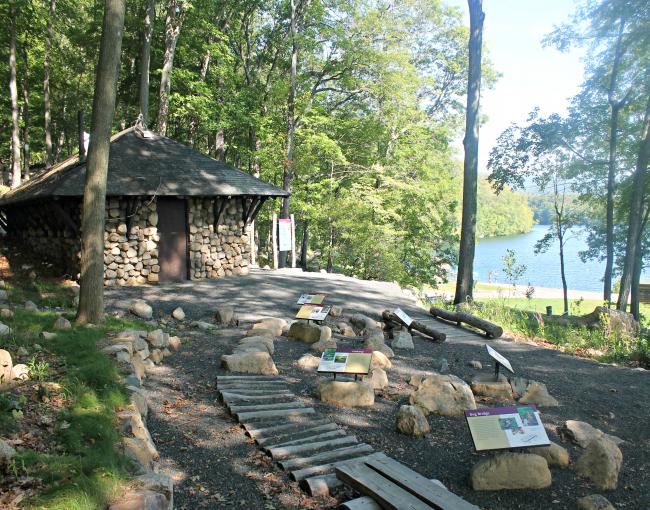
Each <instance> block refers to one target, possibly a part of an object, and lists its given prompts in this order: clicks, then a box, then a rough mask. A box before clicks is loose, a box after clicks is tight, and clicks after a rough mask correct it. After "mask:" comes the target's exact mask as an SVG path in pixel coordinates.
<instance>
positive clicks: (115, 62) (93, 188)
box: [76, 0, 124, 324]
mask: <svg viewBox="0 0 650 510" xmlns="http://www.w3.org/2000/svg"><path fill="white" fill-rule="evenodd" d="M123 31H124V0H104V21H103V26H102V38H101V42H100V46H99V62H98V64H97V77H96V79H95V92H94V96H93V115H92V122H91V124H92V127H91V134H92V136H91V139H90V147H89V150H88V163H87V170H86V182H85V185H84V196H83V214H82V219H81V281H80V292H79V308H78V310H77V318H76V322H77V323H78V324H86V323H89V322H90V323H97V322H99V321H100V320H101V319H102V317H103V315H104V292H103V291H104V222H105V219H106V176H107V173H108V156H109V149H110V137H111V126H112V124H113V117H114V115H115V96H116V93H117V77H118V72H119V68H120V52H121V48H122V34H123Z"/></svg>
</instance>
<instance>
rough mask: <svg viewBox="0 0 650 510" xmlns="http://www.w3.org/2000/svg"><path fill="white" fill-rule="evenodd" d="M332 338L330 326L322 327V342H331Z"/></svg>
mask: <svg viewBox="0 0 650 510" xmlns="http://www.w3.org/2000/svg"><path fill="white" fill-rule="evenodd" d="M331 338H332V328H330V327H329V326H320V339H321V342H323V341H327V340H331Z"/></svg>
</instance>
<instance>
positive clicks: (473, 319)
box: [429, 306, 503, 338]
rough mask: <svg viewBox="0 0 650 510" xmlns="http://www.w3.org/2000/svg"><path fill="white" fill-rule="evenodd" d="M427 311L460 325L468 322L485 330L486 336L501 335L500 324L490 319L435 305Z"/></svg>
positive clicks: (437, 317) (436, 316)
mask: <svg viewBox="0 0 650 510" xmlns="http://www.w3.org/2000/svg"><path fill="white" fill-rule="evenodd" d="M429 313H430V314H431V315H433V316H434V317H435V318H436V319H443V320H446V321H449V322H455V323H456V324H457V325H458V326H460V325H461V323H464V324H469V325H470V326H473V327H475V328H477V329H480V330H481V331H483V332H485V334H486V335H487V336H490V337H492V338H499V337H500V336H501V335H503V328H502V327H501V326H497V325H496V324H493V323H492V322H490V321H486V320H485V319H481V318H480V317H477V316H476V315H472V314H470V313H466V312H452V311H451V310H445V309H443V308H437V307H435V306H432V307H431V309H430V310H429Z"/></svg>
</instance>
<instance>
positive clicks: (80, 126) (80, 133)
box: [77, 110, 86, 161]
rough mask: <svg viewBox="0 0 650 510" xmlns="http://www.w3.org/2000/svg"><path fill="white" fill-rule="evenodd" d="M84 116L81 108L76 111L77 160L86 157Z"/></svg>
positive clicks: (82, 159)
mask: <svg viewBox="0 0 650 510" xmlns="http://www.w3.org/2000/svg"><path fill="white" fill-rule="evenodd" d="M85 133H86V117H85V115H84V112H83V111H82V110H79V111H78V112H77V141H78V143H79V161H84V160H85V159H86V140H85V138H86V137H85V136H84V135H85Z"/></svg>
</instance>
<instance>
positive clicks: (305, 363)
mask: <svg viewBox="0 0 650 510" xmlns="http://www.w3.org/2000/svg"><path fill="white" fill-rule="evenodd" d="M319 364H320V358H317V357H316V356H314V355H313V354H303V355H302V356H301V357H300V359H298V361H296V365H298V366H299V367H300V368H302V369H303V370H313V369H315V368H318V365H319Z"/></svg>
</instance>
